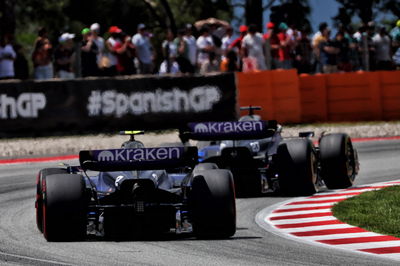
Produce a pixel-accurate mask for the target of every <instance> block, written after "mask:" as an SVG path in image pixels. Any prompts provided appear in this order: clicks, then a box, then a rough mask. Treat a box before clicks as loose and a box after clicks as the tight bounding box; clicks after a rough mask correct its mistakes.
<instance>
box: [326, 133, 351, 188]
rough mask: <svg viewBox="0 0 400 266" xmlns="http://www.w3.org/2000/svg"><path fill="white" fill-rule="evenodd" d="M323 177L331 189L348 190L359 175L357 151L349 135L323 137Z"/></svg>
mask: <svg viewBox="0 0 400 266" xmlns="http://www.w3.org/2000/svg"><path fill="white" fill-rule="evenodd" d="M319 147H320V153H321V176H322V178H323V180H324V182H325V185H326V186H327V188H329V189H338V188H348V187H351V186H352V185H353V181H354V178H355V176H356V174H357V170H356V168H357V166H356V162H355V151H354V148H353V144H352V143H351V139H350V137H349V136H348V135H347V134H342V133H338V134H330V135H325V136H323V137H322V139H321V142H320V144H319Z"/></svg>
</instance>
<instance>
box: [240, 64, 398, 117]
mask: <svg viewBox="0 0 400 266" xmlns="http://www.w3.org/2000/svg"><path fill="white" fill-rule="evenodd" d="M237 79H238V81H237V84H238V95H239V97H238V101H239V105H250V104H251V105H261V106H262V107H263V108H264V111H263V112H262V113H261V116H262V117H263V118H264V119H277V120H278V121H279V122H281V123H293V122H295V123H297V122H328V121H333V122H338V121H372V120H398V119H400V71H377V72H354V73H337V74H317V75H300V76H298V75H297V73H296V72H295V71H294V70H282V71H264V72H258V73H251V74H247V73H246V74H245V73H238V74H237Z"/></svg>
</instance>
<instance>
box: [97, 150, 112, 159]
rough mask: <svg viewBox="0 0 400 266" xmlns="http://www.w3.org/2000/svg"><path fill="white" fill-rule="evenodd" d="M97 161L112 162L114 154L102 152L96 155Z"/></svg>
mask: <svg viewBox="0 0 400 266" xmlns="http://www.w3.org/2000/svg"><path fill="white" fill-rule="evenodd" d="M97 159H98V160H99V161H114V154H113V153H112V152H111V151H102V152H100V153H99V155H97Z"/></svg>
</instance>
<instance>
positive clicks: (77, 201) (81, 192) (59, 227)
mask: <svg viewBox="0 0 400 266" xmlns="http://www.w3.org/2000/svg"><path fill="white" fill-rule="evenodd" d="M85 190H86V185H85V181H84V179H83V176H81V175H75V174H55V175H48V176H46V177H45V178H44V182H43V235H44V237H45V238H46V239H47V241H72V240H81V239H83V238H84V237H85V236H86V220H87V218H86V215H87V211H86V209H87V201H86V197H85Z"/></svg>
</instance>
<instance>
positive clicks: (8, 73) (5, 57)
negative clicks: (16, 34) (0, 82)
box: [0, 36, 17, 79]
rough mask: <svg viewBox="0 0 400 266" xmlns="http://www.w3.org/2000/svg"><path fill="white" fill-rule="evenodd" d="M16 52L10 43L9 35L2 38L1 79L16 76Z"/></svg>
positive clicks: (0, 45) (0, 53)
mask: <svg viewBox="0 0 400 266" xmlns="http://www.w3.org/2000/svg"><path fill="white" fill-rule="evenodd" d="M16 56H17V55H16V53H15V51H14V49H13V47H12V45H11V44H10V43H9V38H8V36H2V37H1V39H0V79H12V78H14V76H15V72H14V60H15V58H16Z"/></svg>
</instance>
